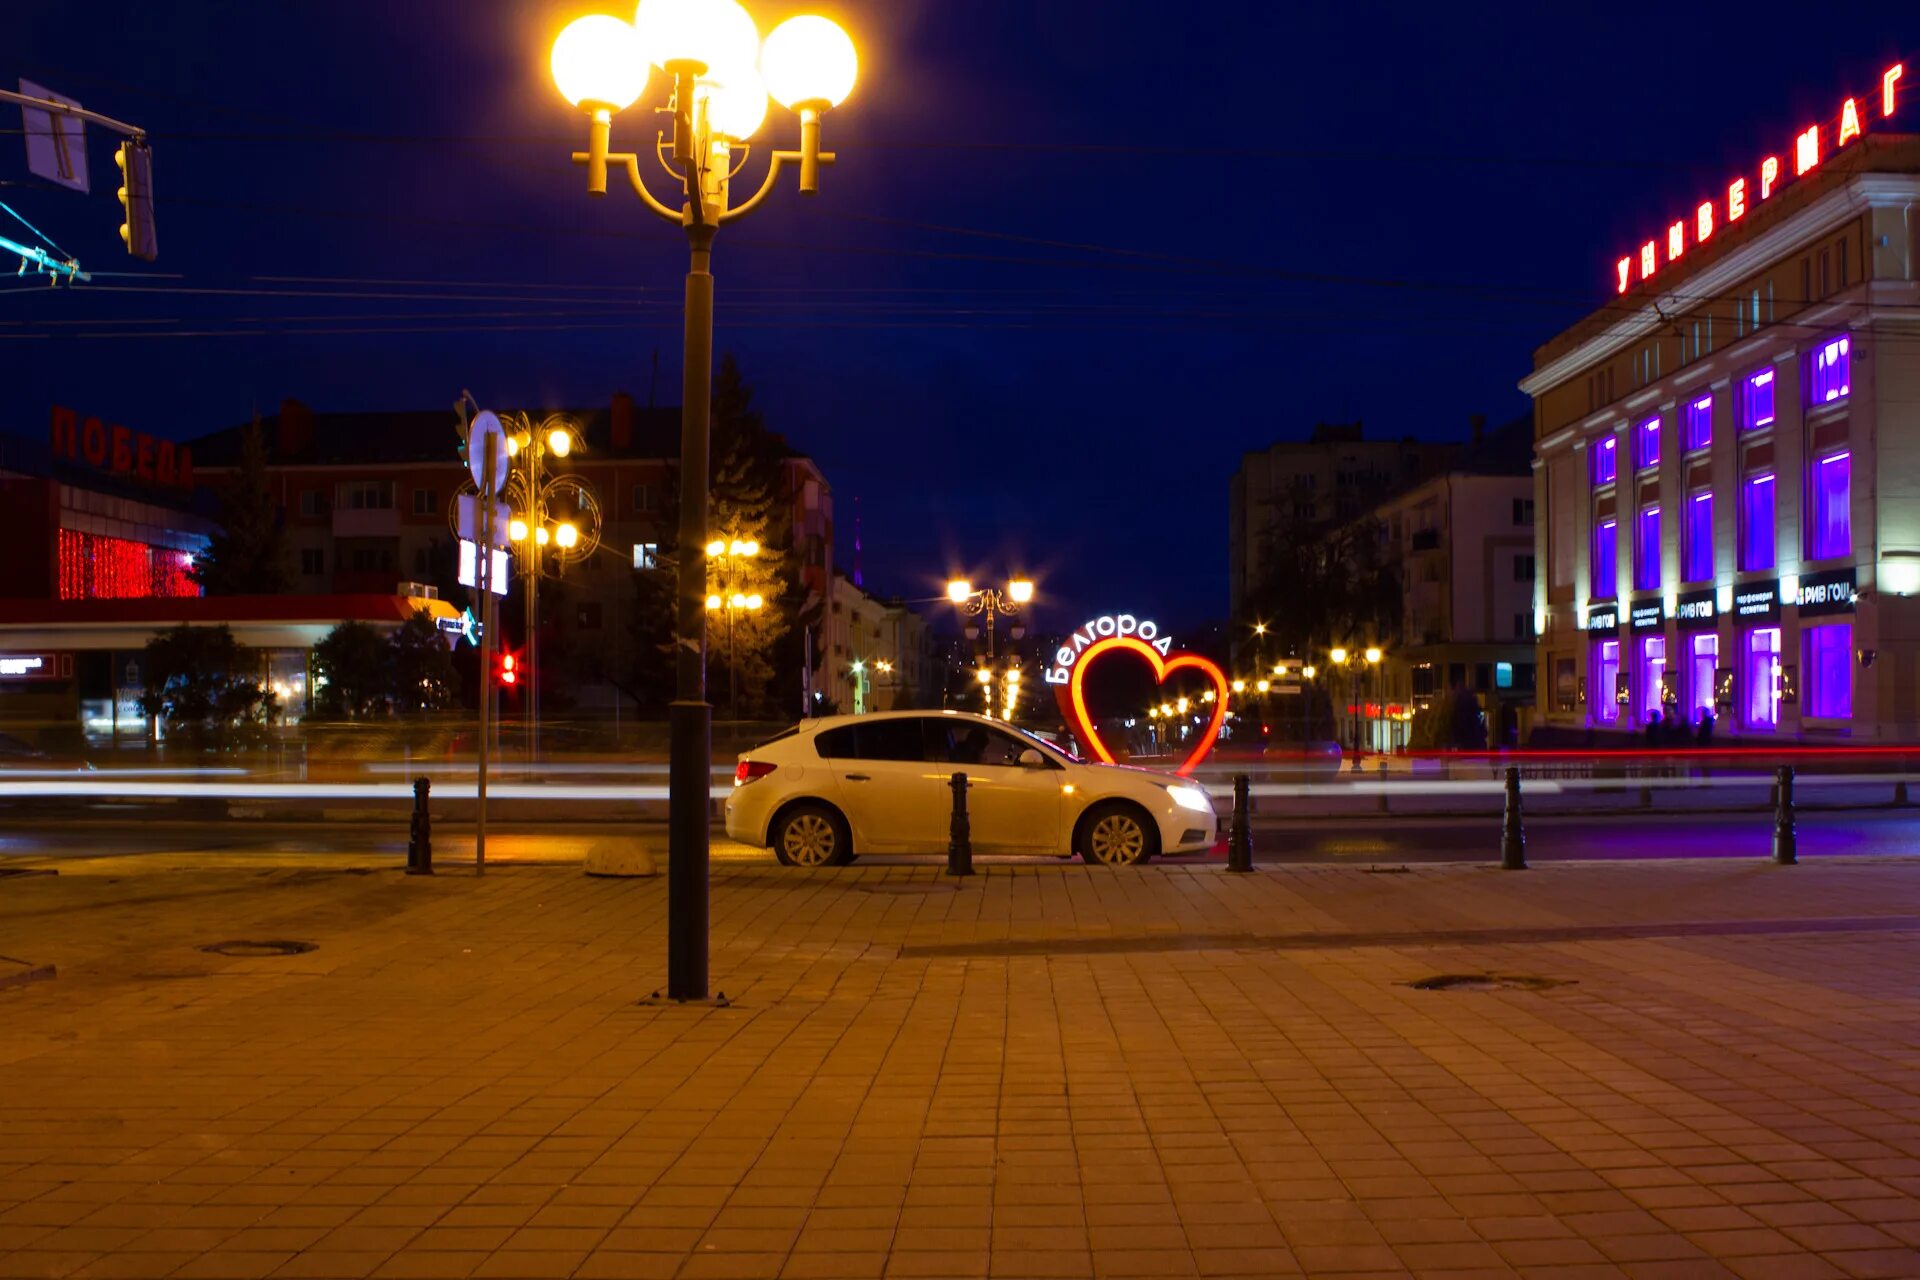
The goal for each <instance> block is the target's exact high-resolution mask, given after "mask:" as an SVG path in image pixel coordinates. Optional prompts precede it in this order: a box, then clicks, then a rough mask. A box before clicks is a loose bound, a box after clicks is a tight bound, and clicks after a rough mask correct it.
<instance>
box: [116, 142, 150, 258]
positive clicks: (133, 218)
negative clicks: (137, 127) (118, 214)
mask: <svg viewBox="0 0 1920 1280" xmlns="http://www.w3.org/2000/svg"><path fill="white" fill-rule="evenodd" d="M113 162H114V163H115V164H116V165H118V166H120V207H121V210H122V216H124V217H125V218H126V221H125V222H122V223H121V224H120V238H121V239H122V240H124V241H126V242H127V252H128V253H130V254H132V255H133V256H134V257H136V258H143V259H145V260H146V261H148V262H152V261H153V260H154V257H155V256H156V255H157V254H158V253H159V251H160V249H159V242H158V241H157V240H156V239H155V237H154V231H153V152H152V151H151V150H149V149H148V147H147V144H146V142H145V141H144V140H143V139H129V140H128V141H126V142H123V143H121V144H120V149H119V150H118V151H116V152H114V153H113Z"/></svg>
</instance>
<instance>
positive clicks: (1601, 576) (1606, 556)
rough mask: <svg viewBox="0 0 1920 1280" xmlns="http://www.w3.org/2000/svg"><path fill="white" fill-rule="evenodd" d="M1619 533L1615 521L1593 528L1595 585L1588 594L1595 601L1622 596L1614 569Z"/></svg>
mask: <svg viewBox="0 0 1920 1280" xmlns="http://www.w3.org/2000/svg"><path fill="white" fill-rule="evenodd" d="M1619 533H1620V530H1619V523H1618V522H1617V521H1614V520H1602V521H1601V522H1600V523H1599V524H1597V525H1595V526H1594V527H1593V573H1592V578H1593V585H1592V587H1591V589H1590V590H1589V592H1588V594H1589V595H1591V596H1592V598H1593V599H1595V600H1611V599H1613V598H1614V597H1615V596H1617V595H1619V594H1620V579H1619V574H1618V572H1617V571H1616V570H1615V568H1614V564H1615V561H1614V548H1615V547H1616V546H1617V545H1618V544H1619V541H1620V537H1619Z"/></svg>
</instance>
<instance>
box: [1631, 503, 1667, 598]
mask: <svg viewBox="0 0 1920 1280" xmlns="http://www.w3.org/2000/svg"><path fill="white" fill-rule="evenodd" d="M1633 589H1634V590H1635V591H1658V590H1659V589H1660V508H1658V507H1642V508H1640V515H1639V518H1638V519H1637V520H1636V521H1635V522H1634V526H1633Z"/></svg>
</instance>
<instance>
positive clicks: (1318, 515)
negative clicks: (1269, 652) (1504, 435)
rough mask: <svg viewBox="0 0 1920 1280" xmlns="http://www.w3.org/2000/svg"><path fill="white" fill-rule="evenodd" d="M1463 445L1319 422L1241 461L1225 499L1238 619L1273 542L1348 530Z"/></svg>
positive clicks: (1231, 589) (1354, 424) (1231, 581)
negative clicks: (1303, 434) (1296, 533)
mask: <svg viewBox="0 0 1920 1280" xmlns="http://www.w3.org/2000/svg"><path fill="white" fill-rule="evenodd" d="M1458 447H1459V446H1457V445H1452V444H1426V443H1421V442H1418V441H1415V440H1414V439H1413V438H1412V437H1407V438H1405V439H1402V440H1368V439H1366V438H1365V435H1364V432H1363V429H1362V424H1360V423H1358V422H1352V423H1334V424H1329V423H1321V424H1319V425H1318V426H1316V427H1314V429H1313V434H1312V436H1311V437H1310V438H1308V439H1307V440H1304V441H1300V440H1282V441H1280V442H1279V443H1277V444H1274V445H1271V446H1269V447H1268V448H1266V449H1264V450H1261V451H1260V452H1258V453H1249V454H1246V455H1244V456H1243V457H1242V458H1241V459H1240V469H1239V470H1238V471H1236V472H1235V473H1234V476H1233V482H1232V485H1231V488H1230V489H1229V491H1228V496H1227V520H1228V551H1227V561H1228V574H1229V579H1228V581H1229V594H1230V597H1231V601H1232V610H1233V616H1234V617H1239V616H1240V615H1241V613H1242V606H1243V604H1244V603H1245V601H1246V599H1247V596H1248V594H1249V593H1250V592H1251V591H1252V590H1253V589H1254V588H1255V587H1256V586H1257V584H1258V583H1259V581H1260V578H1261V575H1262V572H1263V569H1264V564H1263V554H1264V550H1265V548H1266V546H1267V545H1268V544H1269V542H1270V540H1271V539H1273V538H1274V537H1276V536H1279V535H1280V534H1281V533H1283V532H1285V531H1289V530H1313V529H1324V528H1327V527H1330V526H1333V525H1339V524H1345V523H1347V522H1348V521H1350V520H1354V519H1356V518H1358V517H1359V516H1360V514H1361V513H1362V512H1364V511H1366V510H1368V509H1369V508H1370V507H1372V506H1374V505H1375V504H1376V503H1378V502H1379V501H1381V500H1382V499H1383V498H1386V497H1387V496H1389V495H1390V494H1393V493H1397V492H1399V491H1400V490H1402V489H1405V488H1406V487H1407V486H1408V485H1411V484H1413V483H1414V482H1415V481H1417V480H1419V479H1420V478H1421V477H1422V476H1426V475H1430V474H1432V473H1433V472H1434V471H1436V470H1438V469H1439V468H1440V467H1442V466H1444V465H1446V463H1447V461H1448V460H1449V459H1450V458H1452V456H1453V454H1454V453H1455V451H1456V450H1457V449H1458Z"/></svg>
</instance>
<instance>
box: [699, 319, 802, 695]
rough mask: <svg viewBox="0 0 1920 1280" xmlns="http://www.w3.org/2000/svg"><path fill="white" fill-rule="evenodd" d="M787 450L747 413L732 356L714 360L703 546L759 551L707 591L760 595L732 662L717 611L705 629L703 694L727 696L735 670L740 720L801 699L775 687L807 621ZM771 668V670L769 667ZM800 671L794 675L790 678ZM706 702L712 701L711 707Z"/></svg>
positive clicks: (736, 636) (733, 564)
mask: <svg viewBox="0 0 1920 1280" xmlns="http://www.w3.org/2000/svg"><path fill="white" fill-rule="evenodd" d="M787 453H788V450H787V447H786V443H785V442H784V441H783V440H781V439H780V437H778V436H776V435H774V434H773V433H772V432H770V431H768V430H767V428H766V423H765V421H764V420H763V419H762V417H761V415H760V411H759V410H758V409H757V408H755V407H754V404H753V390H752V388H750V387H749V386H748V385H747V382H746V379H745V378H744V377H743V376H742V375H741V372H740V366H739V363H738V362H737V361H735V360H734V358H733V356H732V355H727V356H724V357H722V358H721V361H720V368H719V370H718V372H717V373H716V374H715V376H714V381H713V458H714V463H713V477H712V481H711V485H710V489H709V495H710V496H709V507H708V512H709V514H708V521H707V527H708V529H709V530H710V531H711V532H710V534H709V536H710V537H713V538H716V539H720V540H723V541H726V542H729V543H731V542H734V541H742V542H748V541H750V542H757V543H758V544H759V546H760V551H759V554H758V555H757V556H754V557H752V558H750V559H742V558H738V557H734V558H729V559H728V560H727V561H725V562H724V565H716V566H715V569H716V570H718V571H719V572H716V574H715V575H714V576H713V577H711V578H710V579H709V586H708V590H709V591H711V592H717V593H719V594H721V595H723V596H724V595H730V594H734V593H738V594H741V595H758V596H759V597H760V598H761V600H762V602H763V603H762V607H761V608H759V609H758V610H754V611H744V610H735V611H734V612H733V616H732V619H731V625H732V629H733V635H732V646H731V647H732V651H733V652H732V654H731V655H729V653H728V647H729V646H728V638H727V628H728V624H729V620H728V618H727V616H726V612H725V611H724V610H721V611H716V612H715V613H714V614H713V615H712V616H711V617H710V618H709V619H708V622H709V626H708V632H707V660H708V667H707V687H708V689H709V690H725V689H726V688H727V682H728V674H729V669H728V663H729V658H730V656H731V661H732V663H733V664H734V668H733V669H734V671H736V672H737V679H738V687H739V695H740V696H739V710H740V714H741V715H743V716H749V717H752V716H766V715H769V714H772V713H773V712H774V711H775V710H776V709H777V707H778V706H780V705H792V704H793V703H795V702H797V701H798V699H799V689H798V687H797V685H796V686H795V687H792V688H788V687H787V686H788V681H787V680H785V679H782V678H781V677H783V676H786V675H788V674H789V671H788V669H787V664H786V663H784V662H781V659H782V658H784V657H785V656H786V654H785V653H783V649H784V648H785V646H783V645H782V644H781V641H782V640H783V639H784V638H785V637H786V636H787V635H789V633H791V632H792V631H793V630H794V628H795V625H796V624H798V623H802V622H803V621H804V620H805V617H806V615H807V613H808V612H809V607H810V606H811V607H812V610H813V612H815V613H816V614H817V611H818V602H813V601H809V600H808V599H807V598H806V592H805V590H804V588H802V586H801V584H800V579H799V573H798V571H797V566H796V565H795V564H794V563H793V560H794V556H793V519H792V513H791V512H790V510H789V509H788V508H787V506H786V504H785V502H784V501H783V498H782V494H781V484H780V480H781V475H780V472H781V462H782V460H783V459H784V458H785V457H786V456H787ZM776 663H779V665H776ZM797 672H798V664H794V665H793V667H792V673H794V674H797ZM709 700H711V698H710V699H709Z"/></svg>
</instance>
